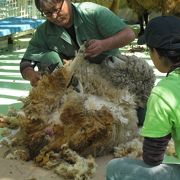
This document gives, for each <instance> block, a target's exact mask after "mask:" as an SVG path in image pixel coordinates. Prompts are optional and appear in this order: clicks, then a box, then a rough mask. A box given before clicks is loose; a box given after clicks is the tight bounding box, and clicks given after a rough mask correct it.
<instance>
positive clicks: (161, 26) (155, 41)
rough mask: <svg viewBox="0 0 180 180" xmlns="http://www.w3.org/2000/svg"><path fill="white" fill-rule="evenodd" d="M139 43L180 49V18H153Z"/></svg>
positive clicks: (154, 46)
mask: <svg viewBox="0 0 180 180" xmlns="http://www.w3.org/2000/svg"><path fill="white" fill-rule="evenodd" d="M137 43H138V44H139V45H142V44H147V45H148V46H150V47H152V48H159V49H169V50H175V49H180V18H179V17H175V16H159V17H156V18H153V19H151V20H150V21H149V23H148V25H147V27H146V29H145V32H144V35H142V36H141V37H139V39H138V42H137Z"/></svg>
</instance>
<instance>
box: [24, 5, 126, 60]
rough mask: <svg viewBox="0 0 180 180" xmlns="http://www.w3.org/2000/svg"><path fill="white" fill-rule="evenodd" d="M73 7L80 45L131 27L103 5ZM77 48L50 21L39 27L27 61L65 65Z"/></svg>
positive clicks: (63, 31) (114, 51)
mask: <svg viewBox="0 0 180 180" xmlns="http://www.w3.org/2000/svg"><path fill="white" fill-rule="evenodd" d="M72 6H73V12H74V29H75V34H76V39H77V43H78V45H79V46H81V45H82V44H83V43H84V41H87V40H90V39H105V38H108V37H110V36H112V35H114V34H116V33H117V32H119V31H121V30H123V29H124V28H126V27H127V25H126V24H125V23H124V22H123V21H122V20H121V19H120V18H119V17H118V16H116V15H115V14H114V13H112V12H111V11H110V10H109V9H107V8H105V7H103V6H100V5H97V4H94V3H90V2H84V3H72ZM77 49H78V47H77V46H76V43H74V42H73V40H72V39H71V37H70V36H69V34H68V33H67V32H66V30H65V29H64V28H63V27H60V26H57V25H55V24H53V23H51V22H49V21H48V20H46V21H45V23H43V24H42V25H40V26H39V27H38V28H37V30H36V32H35V34H34V36H33V38H32V39H31V41H30V43H29V46H28V48H27V51H26V52H25V54H24V57H23V58H25V59H28V60H32V61H37V62H43V63H45V62H47V61H51V63H56V62H61V63H62V61H61V60H62V59H64V58H65V59H71V58H74V56H75V52H76V51H77ZM118 53H119V49H113V50H110V51H106V52H104V54H105V55H116V54H118Z"/></svg>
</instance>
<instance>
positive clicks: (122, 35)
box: [85, 27, 135, 57]
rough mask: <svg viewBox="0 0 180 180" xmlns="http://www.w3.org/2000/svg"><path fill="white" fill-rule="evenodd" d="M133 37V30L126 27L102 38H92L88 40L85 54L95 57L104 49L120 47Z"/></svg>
mask: <svg viewBox="0 0 180 180" xmlns="http://www.w3.org/2000/svg"><path fill="white" fill-rule="evenodd" d="M134 39H135V34H134V32H133V30H132V29H131V28H129V27H126V28H125V29H123V30H122V31H120V32H118V33H117V34H115V35H113V36H111V37H108V38H106V39H103V40H97V39H92V40H90V41H88V43H87V48H86V51H85V56H87V57H96V56H98V55H99V54H101V53H102V52H104V51H108V50H111V49H115V48H121V47H123V46H125V45H127V44H129V43H130V42H132V41H133V40H134Z"/></svg>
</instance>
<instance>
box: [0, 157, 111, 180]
mask: <svg viewBox="0 0 180 180" xmlns="http://www.w3.org/2000/svg"><path fill="white" fill-rule="evenodd" d="M112 158H113V156H112V155H107V156H103V157H98V158H97V159H96V163H97V165H98V167H97V171H96V174H95V176H94V177H93V178H92V180H105V169H106V165H107V162H108V161H109V160H110V159H112ZM0 180H64V178H62V177H60V176H58V175H57V174H55V173H54V172H53V171H52V170H45V169H43V168H39V167H36V166H35V165H34V164H33V162H24V161H18V160H7V159H2V158H0Z"/></svg>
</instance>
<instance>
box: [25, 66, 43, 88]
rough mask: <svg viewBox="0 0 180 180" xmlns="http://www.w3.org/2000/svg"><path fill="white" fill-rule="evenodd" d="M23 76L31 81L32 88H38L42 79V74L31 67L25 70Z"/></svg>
mask: <svg viewBox="0 0 180 180" xmlns="http://www.w3.org/2000/svg"><path fill="white" fill-rule="evenodd" d="M22 74H23V77H24V78H25V79H27V80H29V81H30V83H31V86H37V83H38V81H39V80H40V79H41V74H40V72H38V71H34V69H33V68H31V67H28V68H26V69H24V70H23V72H22Z"/></svg>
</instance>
